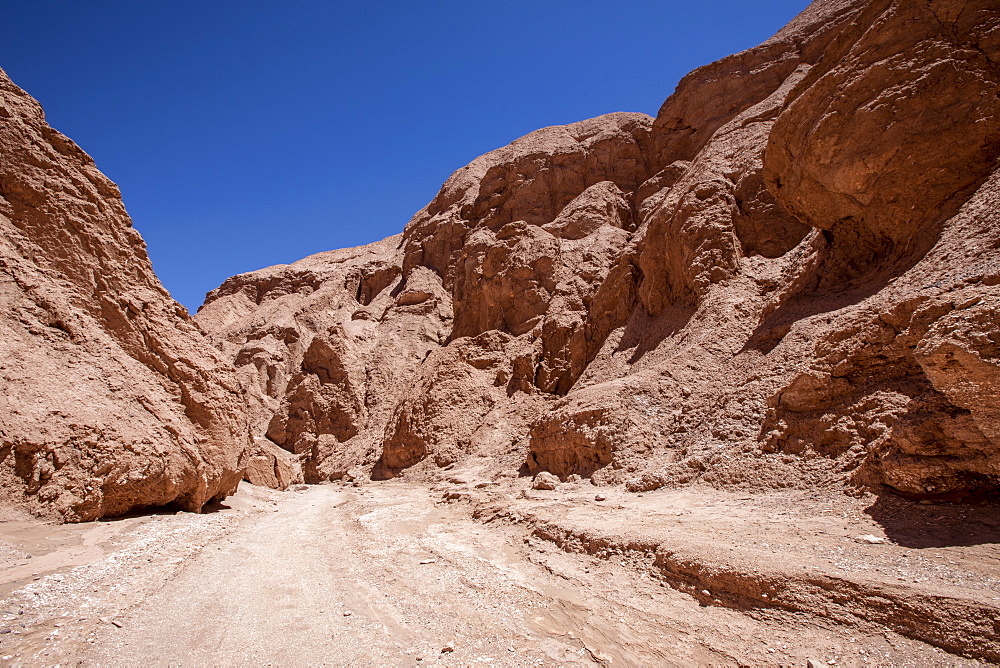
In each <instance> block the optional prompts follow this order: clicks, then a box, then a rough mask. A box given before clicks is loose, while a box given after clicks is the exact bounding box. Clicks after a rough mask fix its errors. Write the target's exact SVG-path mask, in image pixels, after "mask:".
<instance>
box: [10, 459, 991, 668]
mask: <svg viewBox="0 0 1000 668" xmlns="http://www.w3.org/2000/svg"><path fill="white" fill-rule="evenodd" d="M600 497H603V498H600ZM995 511H996V508H995V506H992V505H984V506H957V505H950V504H935V505H920V504H912V503H910V502H908V501H904V500H900V499H889V500H886V499H883V500H881V501H876V500H874V499H873V498H859V499H856V498H852V497H849V496H846V495H844V494H842V493H839V492H837V493H826V494H823V493H820V492H815V491H812V492H800V491H787V492H781V493H773V494H763V495H761V494H757V495H749V494H739V493H737V492H722V491H718V490H713V489H707V488H688V489H682V490H661V491H657V492H652V493H646V494H640V495H637V494H627V493H625V492H622V491H616V490H615V489H609V488H597V487H594V486H592V485H590V484H589V483H584V482H579V483H564V484H561V485H559V486H558V487H557V489H555V490H550V491H543V490H534V489H530V481H529V480H528V479H525V478H521V479H516V478H501V479H498V480H491V479H488V478H485V477H484V476H481V475H480V471H478V470H477V469H476V468H475V465H474V464H472V465H470V466H468V467H466V468H464V469H462V470H458V469H455V470H452V471H449V472H444V473H443V475H441V476H440V478H439V479H438V480H437V481H436V482H433V483H431V484H420V483H416V482H413V481H410V482H407V481H398V480H397V481H388V482H379V483H365V484H364V485H362V486H358V487H355V486H349V485H340V484H329V485H320V486H309V487H306V486H298V487H297V488H296V489H294V490H292V491H288V492H276V491H272V490H268V489H264V488H259V487H253V486H251V485H248V484H247V483H243V484H242V485H241V488H240V491H239V492H238V494H237V495H236V496H234V497H231V498H229V499H227V500H226V501H225V502H224V503H222V504H219V505H217V506H216V507H215V508H214V509H213V510H212V512H208V513H205V514H200V515H199V514H191V513H183V512H177V513H173V512H169V513H167V512H164V513H158V514H146V515H136V516H131V517H126V518H122V519H116V520H106V521H100V522H95V523H88V524H78V525H48V524H44V523H41V522H40V521H38V520H36V519H33V518H30V517H28V516H19V515H14V514H10V511H5V512H8V514H7V515H6V516H5V517H4V518H3V519H4V520H5V521H3V522H2V523H0V538H2V540H0V550H2V552H0V557H2V558H3V560H4V561H3V565H2V571H0V587H2V590H0V592H2V595H3V596H4V597H5V599H4V600H3V601H2V602H0V657H2V659H0V660H2V664H3V665H40V664H45V665H53V664H60V665H85V666H89V665H123V664H124V665H196V664H197V665H270V664H276V665H306V664H311V665H317V664H329V665H475V664H484V665H485V664H489V665H594V664H597V665H614V666H619V665H705V664H712V665H763V664H772V665H778V664H780V665H802V666H805V665H807V662H809V661H814V662H817V663H821V664H823V665H844V666H849V665H914V666H916V665H919V666H929V665H979V664H978V663H977V661H976V660H975V659H970V658H963V657H961V656H958V655H956V654H952V653H949V652H947V651H945V650H943V649H942V647H943V648H946V649H947V648H952V649H953V650H956V651H962V652H963V653H965V654H971V655H972V656H976V655H978V656H979V657H980V658H981V659H984V660H996V659H995V658H994V657H993V656H992V655H991V652H993V651H994V650H995V648H993V649H991V648H992V647H993V646H992V645H991V642H990V641H989V638H990V634H991V633H992V634H995V632H996V631H995V629H994V628H992V624H993V623H994V622H993V620H995V619H997V618H1000V615H998V614H997V613H998V612H1000V580H997V579H996V578H995V577H994V576H993V575H991V573H992V574H994V575H995V574H996V573H997V572H1000V571H998V570H997V562H998V558H1000V522H997V520H996V515H997V513H996V512H995ZM626 519H627V520H628V521H627V522H626V521H625V520H626ZM959 519H961V520H962V521H961V522H960V523H959V522H957V520H959ZM958 527H960V529H958ZM29 555H30V557H29ZM922 605H929V606H931V607H930V608H928V609H926V610H925V609H922V608H921V606H922ZM980 617H981V618H982V620H981V622H982V624H986V625H988V626H989V627H990V628H982V629H981V628H979V627H977V626H976V624H978V623H980V621H979V620H980ZM937 625H941V627H942V628H943V630H939V629H938V626H937ZM977 634H980V635H979V636H978V640H977ZM925 641H927V642H925ZM956 644H957V646H956Z"/></svg>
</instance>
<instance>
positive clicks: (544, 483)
mask: <svg viewBox="0 0 1000 668" xmlns="http://www.w3.org/2000/svg"><path fill="white" fill-rule="evenodd" d="M558 485H559V478H557V477H555V476H554V475H552V474H551V473H549V472H548V471H542V472H541V473H539V474H537V475H536V476H535V479H534V480H532V481H531V488H532V489H549V490H551V489H555V488H556V487H557V486H558Z"/></svg>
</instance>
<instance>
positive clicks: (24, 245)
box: [0, 72, 249, 521]
mask: <svg viewBox="0 0 1000 668" xmlns="http://www.w3.org/2000/svg"><path fill="white" fill-rule="evenodd" d="M0 155H2V160H0V282H2V289H0V299H2V300H3V313H2V315H3V317H2V318H0V331H2V335H0V405H2V409H0V492H2V494H3V496H4V498H5V500H6V501H7V502H10V503H26V504H27V505H28V506H29V507H30V508H31V509H32V510H33V511H35V512H37V513H40V514H44V515H50V516H54V517H59V518H62V519H65V520H70V521H78V520H88V519H94V518H98V517H103V516H108V515H118V514H122V513H125V512H126V511H128V510H130V509H133V508H137V507H143V506H162V505H166V504H174V505H176V506H178V507H181V508H185V509H189V510H199V509H201V508H202V506H203V505H204V504H205V503H207V502H208V501H209V500H211V499H213V498H220V497H223V496H225V495H226V494H228V493H230V492H231V491H232V490H234V489H235V486H236V485H237V484H238V482H239V480H240V478H241V476H242V468H243V465H244V461H243V459H244V457H245V450H246V447H247V444H248V436H249V434H248V423H247V418H246V415H247V411H246V407H245V406H246V403H245V399H244V398H243V393H242V390H241V389H240V387H239V385H238V383H237V379H236V376H235V374H234V373H233V371H232V370H231V368H230V367H229V365H228V364H227V363H226V362H224V361H223V359H222V358H221V356H220V355H219V354H218V351H216V350H215V349H214V348H213V347H212V346H211V345H210V344H208V343H207V342H206V341H205V339H204V336H203V334H202V333H201V331H200V330H199V329H198V327H197V326H196V325H195V324H194V322H193V321H192V320H191V319H190V317H189V316H188V315H187V313H186V312H185V311H184V309H183V307H181V306H180V305H179V304H177V303H176V302H175V301H174V300H173V299H171V298H170V296H169V295H168V294H167V292H166V291H165V290H164V289H163V287H162V286H161V285H160V283H159V281H158V280H157V278H156V276H155V275H154V274H153V270H152V267H151V266H150V263H149V259H148V257H147V255H146V250H145V245H144V243H143V241H142V238H141V237H140V236H139V233H138V232H136V231H135V230H134V229H133V228H132V226H131V222H130V220H129V217H128V214H127V213H126V212H125V208H124V206H123V205H122V202H121V198H120V195H119V192H118V189H117V187H116V186H115V185H114V184H113V183H112V182H111V181H109V180H108V179H107V178H105V177H104V176H103V175H102V174H101V173H100V172H98V171H97V168H96V167H95V166H94V163H93V161H92V160H91V159H90V157H89V156H87V155H86V154H85V153H84V152H83V151H81V150H80V149H79V148H78V147H77V146H76V145H75V144H74V143H73V142H71V141H70V140H69V139H67V138H66V137H65V136H63V135H61V134H60V133H58V132H56V131H55V130H53V129H52V128H50V127H49V126H48V125H47V124H46V122H45V117H44V114H43V112H42V109H41V107H40V106H39V105H38V103H37V102H36V101H35V100H33V99H32V98H31V97H29V96H28V95H27V94H26V93H25V92H24V91H22V90H21V89H19V88H18V87H17V86H15V85H14V84H13V83H11V81H10V80H9V79H8V78H7V76H6V75H5V74H4V73H3V72H0Z"/></svg>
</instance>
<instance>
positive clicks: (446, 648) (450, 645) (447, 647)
mask: <svg viewBox="0 0 1000 668" xmlns="http://www.w3.org/2000/svg"><path fill="white" fill-rule="evenodd" d="M454 651H455V643H453V642H450V643H448V644H447V645H445V646H444V647H442V648H441V653H442V654H449V653H451V652H454Z"/></svg>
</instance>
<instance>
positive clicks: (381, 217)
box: [0, 0, 808, 312]
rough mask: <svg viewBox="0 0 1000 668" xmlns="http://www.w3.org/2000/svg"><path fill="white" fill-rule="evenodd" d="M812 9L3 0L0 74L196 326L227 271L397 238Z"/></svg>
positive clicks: (713, 3) (545, 0)
mask: <svg viewBox="0 0 1000 668" xmlns="http://www.w3.org/2000/svg"><path fill="white" fill-rule="evenodd" d="M806 4H808V2H807V0H763V1H758V2H747V1H746V0H703V1H701V2H673V1H669V0H660V1H651V0H635V1H629V0H620V1H618V2H609V1H605V2H595V1H591V0H572V1H571V0H534V1H530V2H527V1H524V2H522V1H520V0H514V1H507V2H501V1H497V0H493V1H492V2H475V1H472V2H469V1H468V0H466V1H464V2H457V1H452V0H447V1H441V2H433V1H428V2H401V1H397V2H384V1H382V0H368V1H366V2H362V1H356V2H350V3H348V2H337V1H329V0H327V1H320V0H284V1H282V2H278V1H277V0H269V1H266V2H265V1H260V0H198V1H193V0H160V1H153V0H87V1H78V0H59V1H56V0H0V25H2V32H0V67H2V68H3V69H5V70H6V71H7V73H8V74H9V75H10V77H11V78H12V79H13V80H14V82H15V83H17V84H18V85H20V86H21V87H22V88H24V89H26V90H27V91H28V92H29V93H31V94H32V95H33V96H34V97H35V98H37V99H38V100H39V101H40V102H41V103H42V105H43V106H44V107H45V109H46V112H47V114H48V119H49V123H50V124H51V125H52V126H53V127H55V128H57V129H58V130H60V131H62V132H63V133H65V134H67V135H69V136H70V137H71V138H73V139H74V140H75V141H76V142H77V143H78V144H80V146H82V147H83V149H84V150H86V151H87V152H89V153H90V154H91V155H92V156H93V157H94V159H95V160H96V161H97V165H98V167H99V168H100V169H101V170H102V171H103V172H104V173H105V174H107V175H108V176H109V177H110V178H112V179H113V180H114V181H116V182H117V183H118V185H119V186H120V187H121V189H122V193H123V195H124V198H125V204H126V206H127V207H128V209H129V212H130V213H131V215H132V218H133V220H134V223H135V226H136V227H137V228H138V229H139V231H140V232H142V234H143V236H144V237H145V239H146V242H147V244H148V246H149V253H150V256H151V257H152V259H153V266H154V268H155V269H156V272H157V274H158V275H159V276H160V279H161V280H162V281H163V283H164V284H165V285H166V286H167V289H169V290H170V292H171V293H172V294H173V295H174V297H175V298H176V299H177V300H178V301H180V302H181V303H183V304H184V305H186V306H187V307H188V308H189V309H190V310H191V311H192V312H194V310H195V309H197V307H198V306H199V305H200V304H201V302H202V300H203V298H204V294H205V292H207V291H208V290H211V289H212V288H215V287H216V286H217V285H218V284H219V283H221V282H222V281H223V280H224V279H226V278H227V277H228V276H231V275H233V274H237V273H240V272H244V271H250V270H253V269H259V268H261V267H265V266H268V265H272V264H278V263H284V262H292V261H295V260H297V259H299V258H302V257H304V256H306V255H309V254H312V253H316V252H319V251H324V250H330V249H333V248H341V247H345V246H356V245H359V244H364V243H368V242H371V241H375V240H377V239H381V238H383V237H386V236H389V235H391V234H395V233H397V232H399V231H401V230H402V229H403V226H404V225H405V224H406V222H407V221H408V220H409V219H410V216H411V215H413V213H414V212H416V211H417V210H418V209H420V208H421V207H422V206H424V204H426V203H427V202H428V201H429V200H430V199H431V198H432V197H433V196H434V195H435V193H436V192H437V190H438V188H439V187H440V185H441V183H442V182H443V181H444V180H445V179H446V178H447V177H448V175H449V174H450V173H451V172H452V171H454V170H455V169H457V168H459V167H461V166H462V165H464V164H465V163H467V162H469V161H470V160H471V159H473V158H475V157H476V156H477V155H480V154H482V153H485V152H486V151H489V150H491V149H493V148H496V147H498V146H502V145H503V144H506V143H508V142H510V141H512V140H513V139H516V138H517V137H519V136H521V135H523V134H525V133H527V132H530V131H532V130H534V129H537V128H540V127H543V126H546V125H555V124H562V123H570V122H573V121H577V120H581V119H583V118H589V117H592V116H597V115H599V114H602V113H606V112H610V111H643V112H646V113H648V114H651V115H655V114H656V111H657V109H658V108H659V106H660V104H661V103H662V102H663V100H664V99H665V98H666V97H667V96H668V95H669V94H670V92H671V91H672V90H673V88H674V86H675V85H676V83H677V81H678V80H679V79H680V77H682V76H683V75H684V74H686V73H687V72H688V71H690V70H691V69H693V68H695V67H697V66H699V65H703V64H706V63H709V62H711V61H713V60H717V59H718V58H721V57H722V56H725V55H727V54H730V53H734V52H737V51H740V50H743V49H745V48H748V47H751V46H753V45H755V44H758V43H759V42H761V41H763V40H765V39H767V38H768V37H769V36H770V35H772V34H773V33H774V32H776V31H777V30H778V29H779V28H780V27H781V26H782V25H784V24H785V23H786V22H787V21H788V20H789V19H791V18H792V17H793V16H794V15H795V14H796V13H797V12H798V11H800V10H801V9H803V8H804V7H805V6H806Z"/></svg>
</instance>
